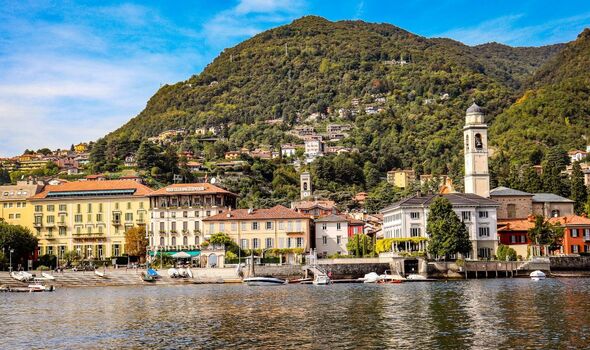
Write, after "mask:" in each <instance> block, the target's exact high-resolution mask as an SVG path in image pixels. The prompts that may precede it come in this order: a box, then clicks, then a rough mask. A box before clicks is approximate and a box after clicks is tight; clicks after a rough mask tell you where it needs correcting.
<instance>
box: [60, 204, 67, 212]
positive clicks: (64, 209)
mask: <svg viewBox="0 0 590 350" xmlns="http://www.w3.org/2000/svg"><path fill="white" fill-rule="evenodd" d="M66 210H67V205H65V204H60V205H59V211H66Z"/></svg>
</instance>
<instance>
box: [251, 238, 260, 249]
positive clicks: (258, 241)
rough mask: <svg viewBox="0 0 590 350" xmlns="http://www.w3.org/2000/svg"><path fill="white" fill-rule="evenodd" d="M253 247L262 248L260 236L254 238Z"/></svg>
mask: <svg viewBox="0 0 590 350" xmlns="http://www.w3.org/2000/svg"><path fill="white" fill-rule="evenodd" d="M252 248H253V249H258V248H260V240H259V239H258V238H252Z"/></svg>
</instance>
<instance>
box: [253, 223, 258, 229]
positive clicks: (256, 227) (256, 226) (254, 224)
mask: <svg viewBox="0 0 590 350" xmlns="http://www.w3.org/2000/svg"><path fill="white" fill-rule="evenodd" d="M252 230H258V222H257V221H254V222H252Z"/></svg>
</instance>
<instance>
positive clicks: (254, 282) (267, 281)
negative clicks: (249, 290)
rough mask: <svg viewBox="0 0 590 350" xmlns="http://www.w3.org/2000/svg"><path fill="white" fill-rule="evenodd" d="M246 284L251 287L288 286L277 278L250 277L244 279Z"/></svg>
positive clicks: (284, 281)
mask: <svg viewBox="0 0 590 350" xmlns="http://www.w3.org/2000/svg"><path fill="white" fill-rule="evenodd" d="M244 283H246V284H247V285H249V286H280V285H283V284H287V281H286V280H283V279H280V278H275V277H249V278H244Z"/></svg>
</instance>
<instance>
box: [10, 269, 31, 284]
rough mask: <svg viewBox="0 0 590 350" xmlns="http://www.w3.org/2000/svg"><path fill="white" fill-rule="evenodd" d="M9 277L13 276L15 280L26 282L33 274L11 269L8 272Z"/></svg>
mask: <svg viewBox="0 0 590 350" xmlns="http://www.w3.org/2000/svg"><path fill="white" fill-rule="evenodd" d="M10 277H12V278H14V279H15V280H17V281H21V282H28V281H30V280H31V279H33V275H31V274H30V273H28V272H24V271H12V272H11V273H10Z"/></svg>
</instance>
